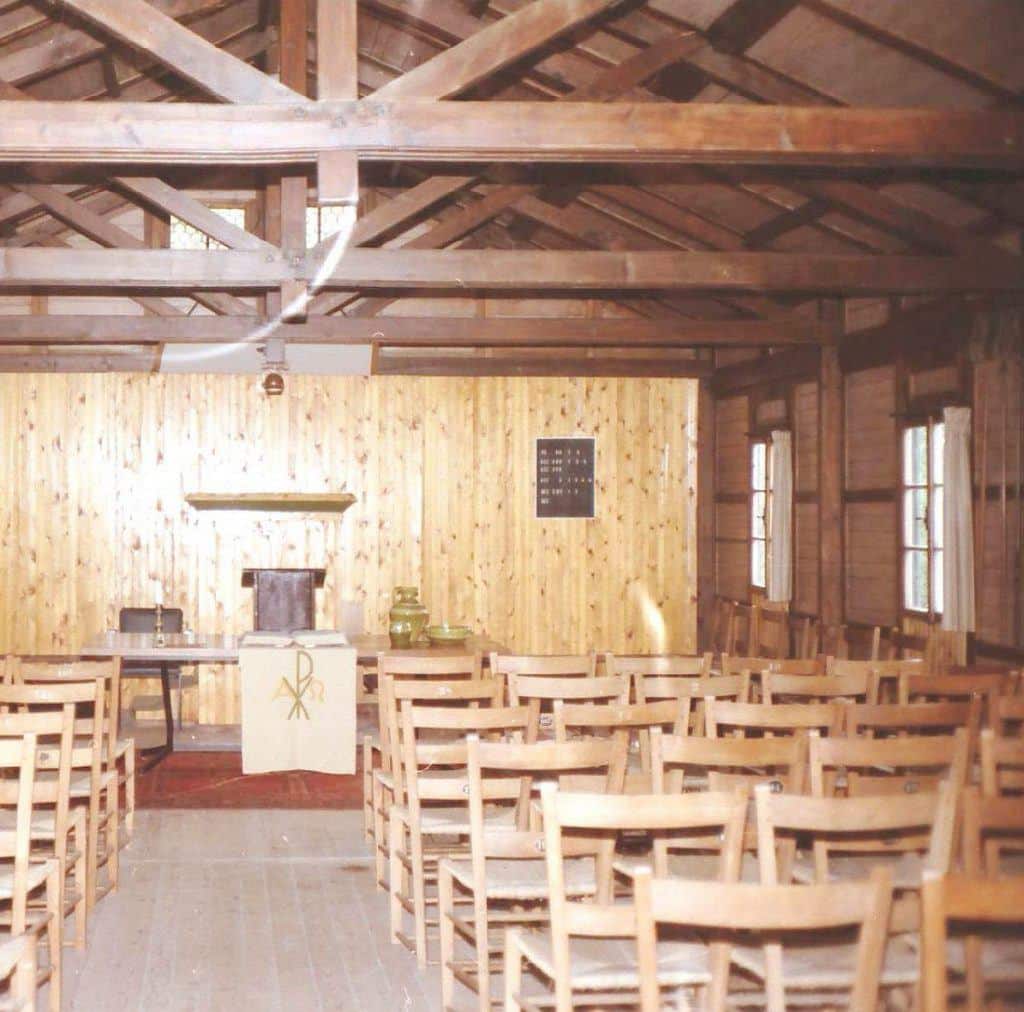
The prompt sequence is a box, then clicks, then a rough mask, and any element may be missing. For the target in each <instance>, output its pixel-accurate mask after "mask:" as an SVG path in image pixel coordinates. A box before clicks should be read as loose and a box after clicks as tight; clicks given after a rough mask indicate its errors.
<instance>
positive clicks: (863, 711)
mask: <svg viewBox="0 0 1024 1012" xmlns="http://www.w3.org/2000/svg"><path fill="white" fill-rule="evenodd" d="M844 712H845V716H846V734H847V735H848V736H849V737H851V738H892V737H896V736H900V737H905V736H907V735H911V736H913V735H932V734H953V732H955V731H956V730H957V728H961V727H962V728H965V729H966V730H967V740H968V741H970V740H972V738H973V737H974V735H975V733H976V730H977V728H978V725H979V722H980V720H981V700H978V699H972V700H969V701H967V702H962V703H907V704H906V705H903V704H900V703H875V704H871V703H852V704H850V705H849V706H847V707H845V711H844Z"/></svg>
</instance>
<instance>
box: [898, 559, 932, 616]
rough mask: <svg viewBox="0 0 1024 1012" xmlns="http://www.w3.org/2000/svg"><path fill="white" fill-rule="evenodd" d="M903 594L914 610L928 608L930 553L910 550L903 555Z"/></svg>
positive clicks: (908, 605) (909, 606)
mask: <svg viewBox="0 0 1024 1012" xmlns="http://www.w3.org/2000/svg"><path fill="white" fill-rule="evenodd" d="M903 596H904V599H905V600H906V605H907V607H908V608H910V609H912V610H913V611H927V610H928V553H927V552H918V551H909V552H905V553H904V555H903Z"/></svg>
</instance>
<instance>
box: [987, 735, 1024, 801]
mask: <svg viewBox="0 0 1024 1012" xmlns="http://www.w3.org/2000/svg"><path fill="white" fill-rule="evenodd" d="M980 752H981V789H982V791H984V793H985V794H986V795H988V796H989V797H995V796H996V795H999V794H1013V795H1018V796H1019V795H1020V794H1021V793H1024V739H1021V738H1001V737H999V736H998V735H996V734H995V732H993V730H992V729H991V728H986V729H985V730H984V731H982V732H981V749H980Z"/></svg>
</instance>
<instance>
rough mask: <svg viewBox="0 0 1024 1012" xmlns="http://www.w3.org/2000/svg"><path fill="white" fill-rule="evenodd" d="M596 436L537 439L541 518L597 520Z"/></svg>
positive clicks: (538, 490)
mask: <svg viewBox="0 0 1024 1012" xmlns="http://www.w3.org/2000/svg"><path fill="white" fill-rule="evenodd" d="M594 458H595V446H594V439H593V437H592V436H572V437H562V438H549V437H539V438H538V439H537V516H538V517H593V516H594Z"/></svg>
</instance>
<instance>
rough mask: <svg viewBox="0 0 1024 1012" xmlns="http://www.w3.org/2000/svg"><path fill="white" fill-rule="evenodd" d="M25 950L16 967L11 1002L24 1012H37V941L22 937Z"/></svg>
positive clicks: (12, 978) (26, 936)
mask: <svg viewBox="0 0 1024 1012" xmlns="http://www.w3.org/2000/svg"><path fill="white" fill-rule="evenodd" d="M22 938H24V939H25V949H24V951H23V952H22V954H21V957H20V958H19V960H18V962H17V963H16V964H15V966H14V974H13V975H12V977H11V1000H12V1002H13V1003H14V1005H15V1007H16V1008H19V1009H21V1010H22V1012H35V1008H36V989H37V987H38V986H39V985H38V970H39V967H38V961H37V959H36V939H35V937H34V936H32V935H22Z"/></svg>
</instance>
